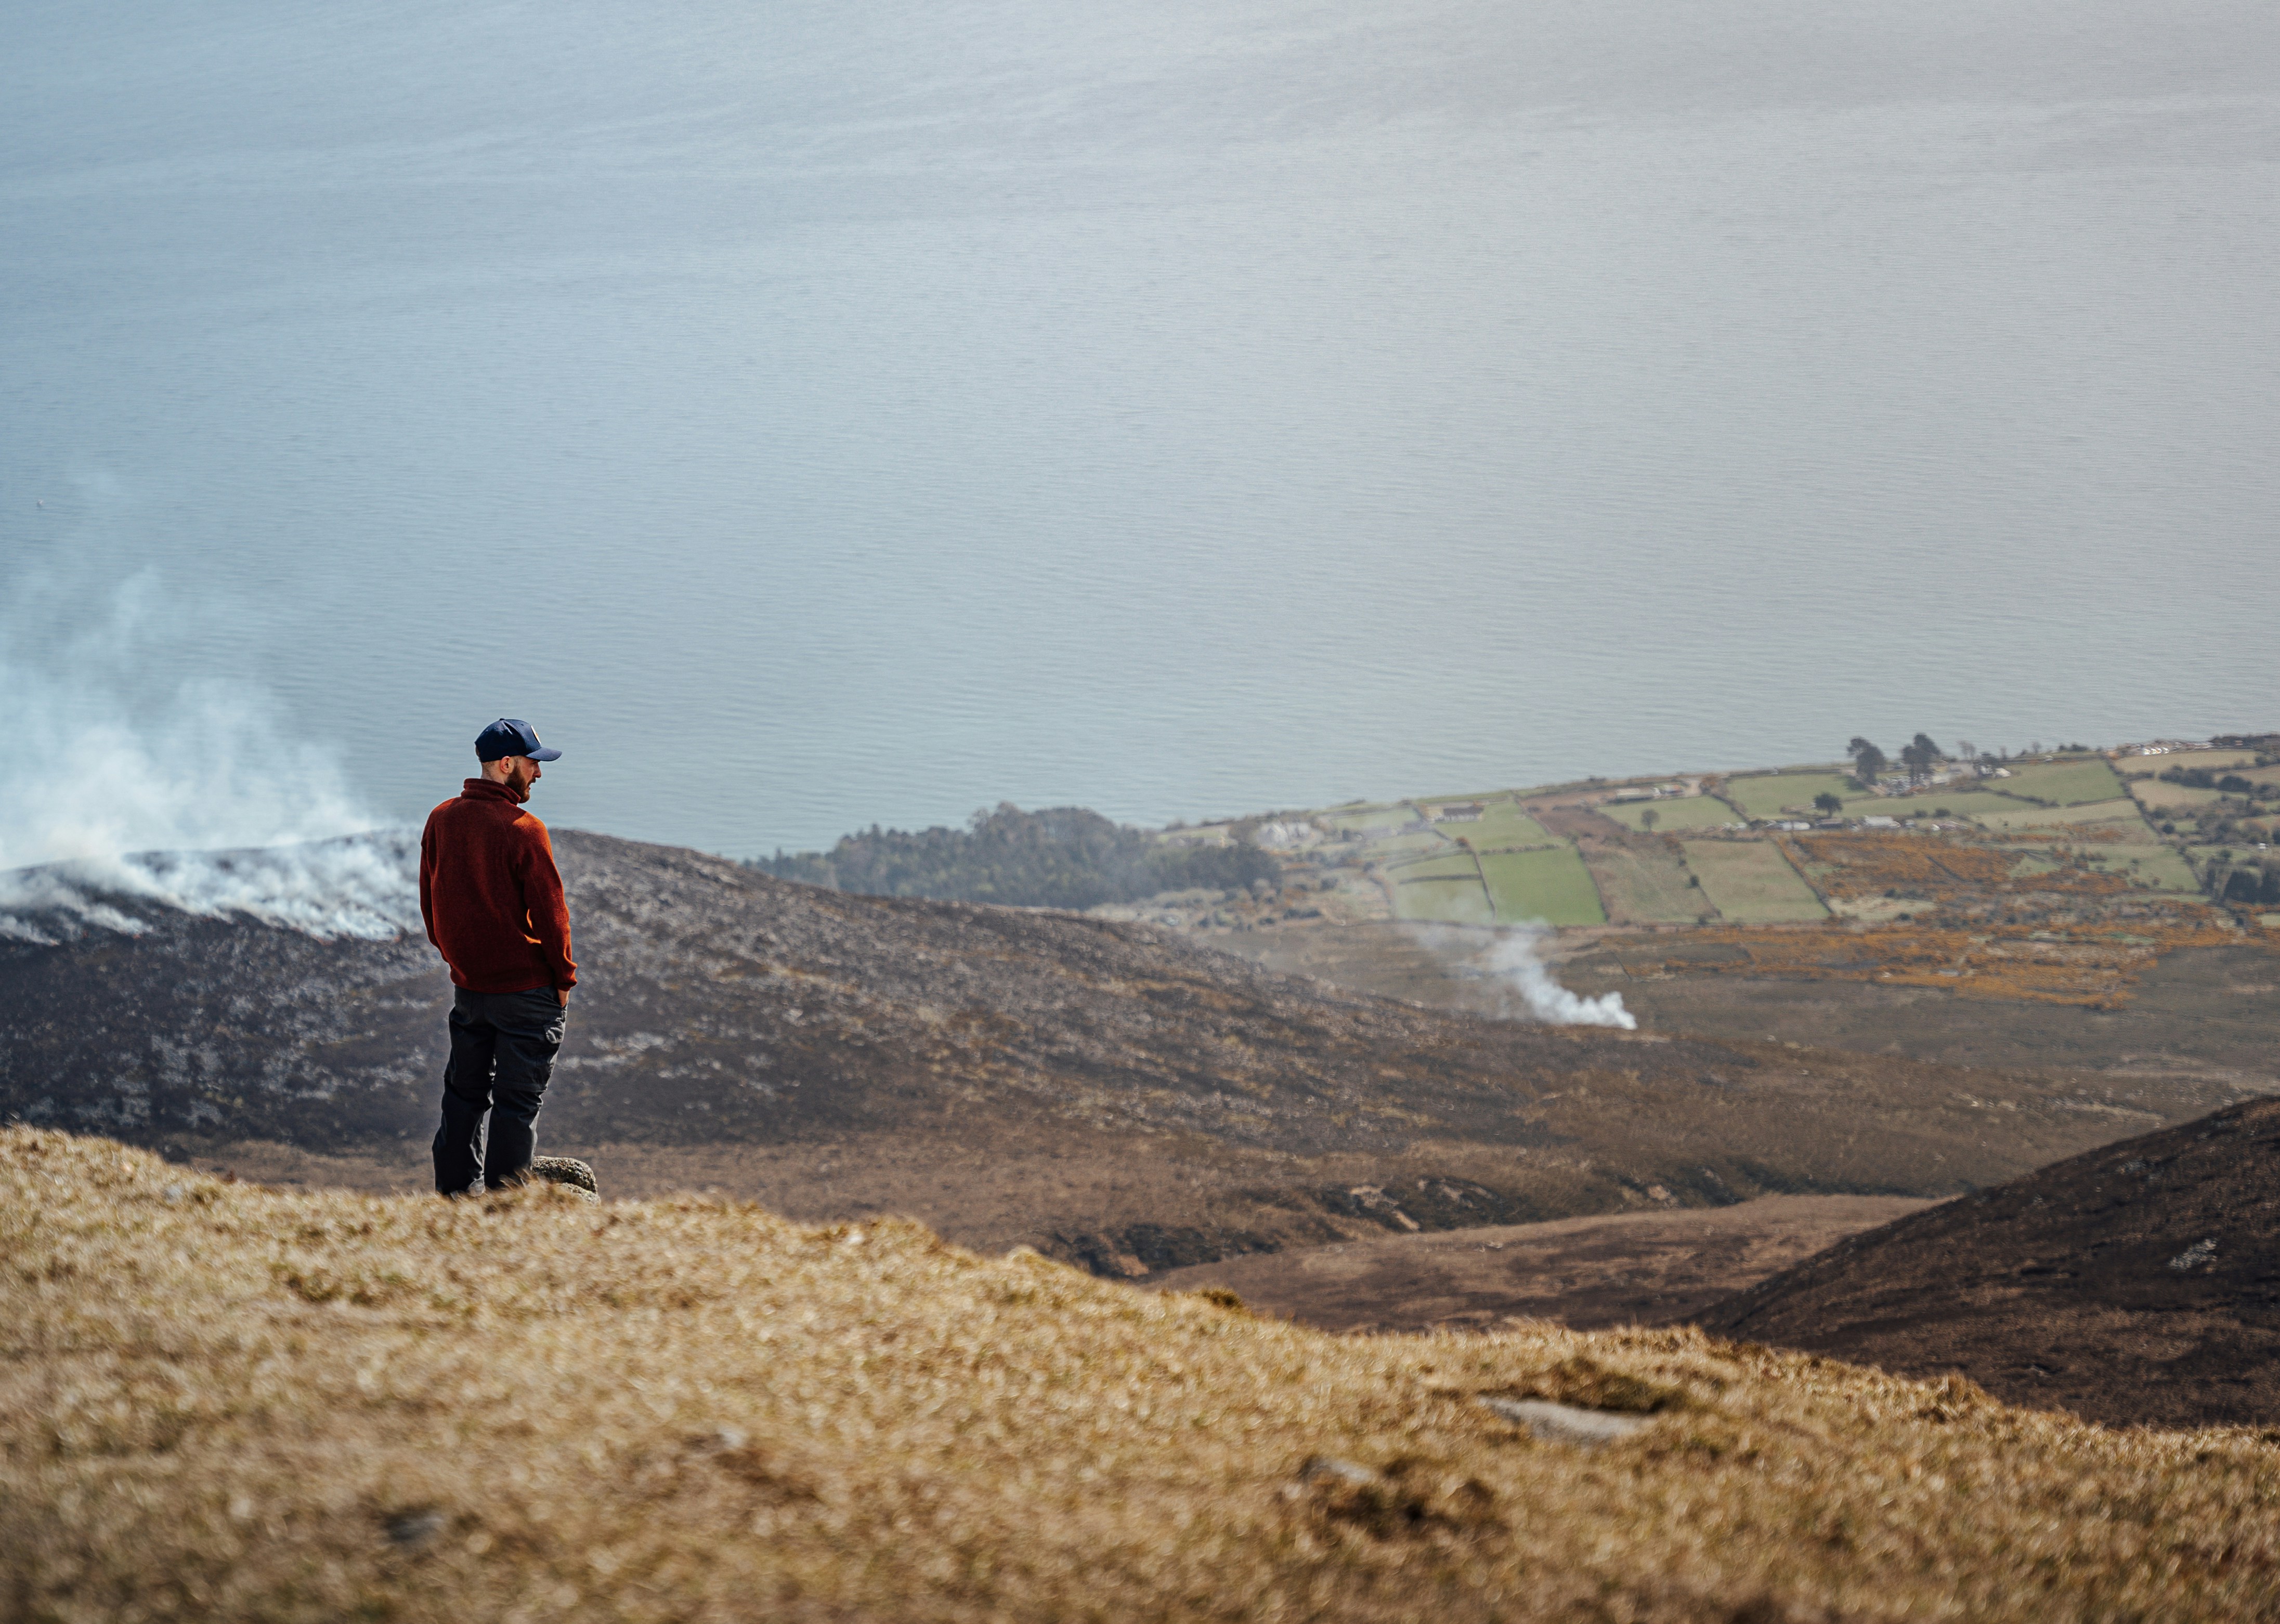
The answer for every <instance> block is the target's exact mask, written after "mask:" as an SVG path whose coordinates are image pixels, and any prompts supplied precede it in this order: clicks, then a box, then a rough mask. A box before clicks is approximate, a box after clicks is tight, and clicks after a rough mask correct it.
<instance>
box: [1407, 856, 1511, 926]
mask: <svg viewBox="0 0 2280 1624" xmlns="http://www.w3.org/2000/svg"><path fill="white" fill-rule="evenodd" d="M1409 878H1412V881H1416V882H1413V885H1396V888H1393V917H1396V920H1418V921H1429V924H1496V917H1493V914H1491V912H1489V894H1487V892H1484V889H1480V876H1477V874H1473V865H1471V862H1466V865H1464V874H1450V876H1444V878H1416V876H1409Z"/></svg>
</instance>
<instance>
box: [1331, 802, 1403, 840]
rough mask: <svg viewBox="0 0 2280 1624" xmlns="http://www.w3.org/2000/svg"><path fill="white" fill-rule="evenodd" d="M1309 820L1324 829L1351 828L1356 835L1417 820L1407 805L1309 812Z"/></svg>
mask: <svg viewBox="0 0 2280 1624" xmlns="http://www.w3.org/2000/svg"><path fill="white" fill-rule="evenodd" d="M1307 817H1308V819H1309V820H1310V821H1312V822H1314V823H1318V824H1320V825H1321V826H1322V827H1324V828H1326V829H1352V830H1353V831H1354V833H1356V834H1357V835H1367V834H1369V833H1371V832H1372V831H1374V830H1379V829H1398V828H1399V827H1401V826H1402V825H1403V824H1405V823H1414V822H1416V821H1417V814H1416V812H1413V811H1412V810H1411V809H1410V808H1409V807H1407V806H1351V807H1340V808H1337V809H1336V810H1334V811H1330V812H1310V813H1308V814H1307Z"/></svg>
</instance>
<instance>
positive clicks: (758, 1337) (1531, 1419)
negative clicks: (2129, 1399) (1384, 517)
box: [0, 1128, 2280, 1624]
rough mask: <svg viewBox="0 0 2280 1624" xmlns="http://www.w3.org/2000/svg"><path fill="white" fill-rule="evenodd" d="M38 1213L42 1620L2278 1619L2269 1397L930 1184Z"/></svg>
mask: <svg viewBox="0 0 2280 1624" xmlns="http://www.w3.org/2000/svg"><path fill="white" fill-rule="evenodd" d="M0 1235H4V1237H5V1251H4V1256H5V1258H6V1266H5V1267H4V1268H0V1328H4V1330H0V1338H4V1341H5V1343H6V1353H7V1364H6V1369H7V1371H8V1373H9V1374H8V1389H7V1398H8V1402H7V1403H6V1404H4V1405H0V1458H4V1459H5V1460H6V1461H7V1462H8V1469H7V1470H6V1471H5V1472H0V1526H4V1527H5V1528H7V1530H8V1537H7V1538H6V1539H5V1540H4V1541H0V1595H5V1596H6V1597H9V1612H10V1616H11V1617H20V1618H24V1619H58V1620H60V1619H98V1618H99V1619H117V1618H129V1617H135V1618H143V1619H151V1620H164V1619H183V1620H190V1619H222V1618H227V1619H277V1620H283V1619H346V1618H388V1619H394V1620H404V1621H405V1624H419V1621H421V1620H454V1621H457V1620H468V1619H510V1618H516V1617H542V1618H547V1619H557V1620H617V1619H639V1620H666V1619H685V1620H745V1619H753V1618H767V1619H772V1620H791V1621H794V1624H798V1621H802V1620H816V1621H819V1624H820V1621H824V1620H874V1619H894V1620H982V1619H997V1620H1039V1621H1041V1624H1042V1621H1043V1620H1070V1619H1097V1620H1153V1619H1167V1620H1168V1619H1197V1618H1212V1619H1222V1620H1231V1621H1232V1620H1260V1621H1261V1624H1264V1621H1265V1620H1275V1619H1283V1620H1288V1619H1310V1620H1357V1621H1359V1620H1435V1621H1436V1624H1469V1621H1472V1620H1479V1621H1480V1624H1487V1621H1489V1620H1510V1619H1514V1618H1522V1617H1524V1618H1528V1619H1531V1620H1535V1619H1543V1620H1575V1624H1586V1621H1591V1620H1630V1621H1631V1624H1681V1621H1692V1620H1704V1621H1708V1620H1722V1621H1723V1620H1835V1619H1846V1620H1853V1619H1861V1620H1868V1619H1892V1620H1898V1619H1901V1618H1924V1617H1935V1616H1956V1617H1968V1618H1971V1619H1976V1620H2022V1621H2025V1620H2033V1624H2054V1621H2062V1620H2092V1619H2099V1620H2111V1619H2119V1618H2139V1619H2152V1618H2157V1617H2158V1618H2162V1619H2178V1620H2190V1619H2219V1618H2222V1619H2229V1620H2251V1619H2269V1618H2273V1617H2276V1616H2280V1590H2276V1589H2275V1587H2274V1585H2273V1584H2272V1582H2271V1581H2272V1576H2273V1574H2274V1571H2275V1567H2276V1565H2280V1534H2276V1531H2275V1525H2274V1523H2273V1520H2272V1519H2271V1517H2270V1515H2269V1507H2270V1505H2271V1504H2272V1501H2273V1498H2274V1497H2275V1495H2276V1494H2280V1451H2276V1450H2275V1449H2274V1448H2273V1447H2272V1445H2271V1444H2270V1443H2268V1441H2266V1440H2265V1439H2264V1438H2262V1437H2261V1436H2259V1435H2255V1434H2253V1433H2242V1432H2207V1433H2200V1434H2186V1435H2158V1434H2155V1435H2148V1434H2143V1433H2131V1434H2115V1433H2109V1432H2103V1431H2100V1430H2098V1429H2095V1428H2087V1427H2084V1426H2081V1425H2078V1424H2076V1423H2074V1422H2072V1421H2069V1420H2064V1419H2062V1418H2059V1417H2055V1416H2050V1415H2037V1414H2033V1413H2030V1412H2020V1411H2014V1410H2007V1409H2004V1408H2002V1407H2001V1406H1999V1405H1995V1404H1993V1403H1991V1402H1990V1401H1989V1400H1988V1399H1987V1398H1986V1397H1985V1396H1984V1395H1983V1394H1981V1393H1980V1392H1978V1391H1977V1389H1974V1388H1973V1387H1972V1386H1971V1385H1970V1384H1969V1383H1968V1382H1957V1381H1949V1382H1941V1383H1937V1384H1926V1383H1919V1382H1906V1381H1899V1380H1893V1379H1891V1378H1887V1377H1883V1376H1880V1375H1876V1374H1871V1373H1868V1372H1862V1371H1857V1370H1852V1369H1848V1368H1846V1367H1845V1366H1839V1365H1836V1364H1833V1363H1830V1362H1827V1361H1822V1360H1816V1359H1810V1358H1802V1357H1799V1356H1796V1355H1790V1354H1778V1353H1772V1352H1768V1351H1765V1350H1763V1349H1752V1348H1742V1347H1736V1346H1733V1345H1730V1344H1724V1343H1716V1342H1714V1341H1712V1340H1710V1339H1709V1338H1706V1337H1705V1336H1703V1335H1701V1334H1700V1333H1698V1332H1695V1331H1691V1330H1676V1331H1634V1332H1628V1333H1621V1334H1614V1335H1582V1334H1572V1333H1568V1332H1564V1331H1560V1330H1557V1329H1554V1328H1547V1327H1540V1326H1539V1327H1534V1328H1527V1329H1524V1330H1521V1331H1517V1332H1514V1333H1511V1334H1506V1335H1493V1336H1483V1337H1467V1338H1447V1337H1398V1336H1386V1337H1348V1338H1341V1337H1332V1336H1327V1335H1321V1333H1318V1332H1314V1331H1309V1330H1306V1329H1303V1328H1299V1327H1296V1326H1292V1325H1288V1324H1281V1323H1275V1322H1271V1321H1264V1320H1256V1319H1253V1318H1252V1317H1250V1316H1249V1315H1248V1314H1246V1313H1244V1312H1242V1311H1241V1310H1240V1309H1239V1308H1231V1307H1230V1306H1229V1305H1225V1304H1223V1303H1221V1302H1215V1301H1212V1300H1209V1299H1206V1298H1205V1297H1197V1296H1190V1295H1183V1294H1177V1293H1164V1294H1160V1295H1148V1294H1142V1293H1139V1292H1135V1291H1132V1290H1129V1289H1126V1288H1124V1287H1122V1286H1120V1285H1116V1284H1113V1283H1111V1282H1107V1281H1096V1280H1089V1279H1087V1278H1085V1277H1084V1276H1082V1275H1081V1274H1077V1273H1075V1271H1072V1270H1069V1269H1067V1268H1063V1267H1060V1266H1056V1265H1054V1264H1051V1263H1049V1262H1046V1261H1045V1260H1044V1259H1042V1258H1036V1257H1035V1256H1032V1255H1026V1254H1016V1255H1014V1256H1011V1257H1007V1258H998V1259H988V1258H979V1257H976V1256H974V1255H973V1254H972V1253H969V1252H965V1251H959V1250H957V1249H955V1248H952V1247H949V1246H945V1245H944V1244H943V1243H942V1242H940V1241H939V1240H937V1239H936V1237H935V1236H934V1235H931V1234H930V1233H928V1231H926V1230H925V1229H923V1228H920V1227H919V1226H917V1225H913V1224H907V1223H896V1222H886V1223H879V1224H872V1225H859V1226H833V1227H830V1228H803V1227H801V1226H799V1225H796V1224H791V1223H787V1222H785V1221H783V1220H781V1219H778V1218H776V1217H774V1216H772V1215H770V1214H768V1213H766V1212H762V1211H759V1210H758V1209H755V1208H752V1207H750V1206H736V1205H729V1204H726V1203H720V1202H704V1201H692V1200H687V1199H682V1200H678V1201H674V1202H668V1203H656V1204H644V1203H632V1202H628V1203H614V1204H611V1205H605V1206H603V1207H599V1208H597V1207H594V1206H589V1205H582V1204H581V1203H579V1202H577V1201H575V1200H574V1199H573V1198H572V1197H570V1196H568V1195H567V1194H566V1193H565V1192H562V1191H561V1190H559V1189H557V1188H555V1187H551V1186H550V1187H545V1188H543V1189H534V1190H528V1191H518V1192H514V1193H513V1194H511V1195H508V1196H505V1197H491V1198H489V1199H485V1200H480V1201H467V1202H457V1203H451V1204H448V1205H447V1204H445V1203H442V1202H436V1201H429V1200H387V1199H374V1198H370V1197H359V1196H355V1195H350V1194H348V1193H345V1192H305V1191H304V1192H283V1191H277V1190H271V1189H259V1188H256V1187H251V1186H248V1185H244V1184H236V1185H230V1184H226V1183H224V1182H222V1181H219V1180H216V1179H212V1178H206V1177H202V1176H199V1175H197V1174H190V1173H187V1172H185V1171H184V1170H182V1169H181V1168H177V1167H173V1166H167V1165H166V1163H164V1162H162V1161H160V1160H159V1159H158V1158H156V1157H153V1156H150V1155H148V1154H146V1153H143V1152H139V1151H131V1150H126V1149H123V1148H121V1147H120V1146H119V1145H117V1144H114V1143H105V1142H103V1141H100V1140H91V1139H77V1138H73V1137H71V1136H69V1135H61V1134H47V1133H39V1132H35V1131H32V1130H27V1129H20V1128H19V1129H13V1130H6V1131H0ZM1491 1400H1493V1401H1495V1402H1494V1403H1491V1402H1490V1401H1491ZM1547 1401H1549V1402H1548V1403H1547ZM1498 1405H1503V1406H1505V1407H1504V1408H1502V1409H1499V1408H1498V1407H1497V1406H1498ZM1551 1405H1568V1406H1571V1408H1569V1409H1567V1410H1553V1409H1551ZM1530 1406H1533V1407H1530ZM1547 1412H1548V1413H1547ZM1585 1424H1588V1425H1591V1426H1593V1427H1596V1428H1600V1429H1602V1430H1606V1431H1613V1430H1618V1429H1629V1430H1628V1431H1627V1432H1626V1433H1625V1434H1624V1435H1621V1436H1618V1437H1616V1438H1615V1440H1614V1442H1611V1443H1606V1444H1605V1445H1604V1447H1603V1448H1602V1449H1600V1450H1599V1451H1598V1452H1593V1451H1591V1449H1590V1448H1589V1447H1587V1446H1586V1445H1585V1444H1583V1443H1577V1442H1575V1437H1576V1436H1577V1434H1576V1433H1575V1430H1574V1428H1576V1427H1578V1426H1580V1425H1585ZM1561 1428H1565V1429H1566V1430H1561Z"/></svg>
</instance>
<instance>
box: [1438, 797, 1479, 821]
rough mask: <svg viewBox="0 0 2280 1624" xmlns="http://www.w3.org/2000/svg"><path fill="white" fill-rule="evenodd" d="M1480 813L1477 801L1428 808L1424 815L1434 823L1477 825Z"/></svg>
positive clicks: (1457, 802)
mask: <svg viewBox="0 0 2280 1624" xmlns="http://www.w3.org/2000/svg"><path fill="white" fill-rule="evenodd" d="M1482 811H1483V808H1482V806H1481V804H1480V803H1479V802H1478V801H1456V802H1452V803H1451V804H1448V805H1446V806H1429V807H1427V808H1426V809H1425V815H1426V816H1427V817H1428V818H1430V819H1431V820H1433V821H1434V822H1436V823H1478V822H1479V821H1480V820H1481V812H1482Z"/></svg>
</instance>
